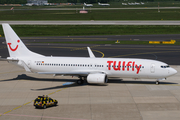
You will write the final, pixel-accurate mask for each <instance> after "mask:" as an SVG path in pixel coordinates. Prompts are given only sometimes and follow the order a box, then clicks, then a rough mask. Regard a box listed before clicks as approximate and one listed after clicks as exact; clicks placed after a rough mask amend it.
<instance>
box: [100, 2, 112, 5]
mask: <svg viewBox="0 0 180 120" xmlns="http://www.w3.org/2000/svg"><path fill="white" fill-rule="evenodd" d="M98 5H100V6H110V4H108V3H100V2H98Z"/></svg>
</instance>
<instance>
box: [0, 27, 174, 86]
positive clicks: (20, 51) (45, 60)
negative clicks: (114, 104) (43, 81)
mask: <svg viewBox="0 0 180 120" xmlns="http://www.w3.org/2000/svg"><path fill="white" fill-rule="evenodd" d="M2 27H3V31H4V35H5V39H6V43H7V48H8V51H9V55H10V57H7V58H0V59H1V60H4V61H8V62H9V63H12V64H15V65H18V66H20V67H22V68H24V69H25V70H26V71H27V72H32V73H38V74H52V75H65V76H77V77H79V78H80V79H79V80H77V83H78V84H83V82H84V80H87V82H88V83H93V84H102V83H107V82H108V78H133V79H156V80H157V82H156V84H158V83H159V81H160V80H165V79H166V78H167V77H170V76H172V75H174V74H176V73H177V71H176V70H175V69H173V68H171V67H170V66H169V65H167V64H166V63H164V62H160V61H157V60H149V59H136V58H134V59H132V58H97V57H95V56H94V54H93V52H92V51H91V49H90V48H89V47H87V49H88V53H89V57H52V56H44V55H41V54H38V53H34V52H32V51H30V50H29V49H28V48H27V47H26V46H25V45H24V43H23V41H22V40H21V39H20V38H19V37H18V36H17V34H16V33H15V32H14V30H13V29H12V28H11V27H10V25H9V24H2Z"/></svg>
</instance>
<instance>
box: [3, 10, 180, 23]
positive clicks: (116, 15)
mask: <svg viewBox="0 0 180 120" xmlns="http://www.w3.org/2000/svg"><path fill="white" fill-rule="evenodd" d="M160 11H161V12H158V10H157V9H128V10H127V9H126V10H124V9H123V10H122V9H121V10H114V9H113V10H110V9H109V10H108V9H107V10H89V13H88V14H80V13H79V11H77V10H14V12H13V11H11V10H7V11H0V20H180V9H161V10H160Z"/></svg>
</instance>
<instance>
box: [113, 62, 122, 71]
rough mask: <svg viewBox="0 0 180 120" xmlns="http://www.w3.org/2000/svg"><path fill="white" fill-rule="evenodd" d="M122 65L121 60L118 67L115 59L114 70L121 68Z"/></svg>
mask: <svg viewBox="0 0 180 120" xmlns="http://www.w3.org/2000/svg"><path fill="white" fill-rule="evenodd" d="M120 65H121V61H119V63H118V66H117V67H116V61H114V65H113V68H114V70H121V68H120Z"/></svg>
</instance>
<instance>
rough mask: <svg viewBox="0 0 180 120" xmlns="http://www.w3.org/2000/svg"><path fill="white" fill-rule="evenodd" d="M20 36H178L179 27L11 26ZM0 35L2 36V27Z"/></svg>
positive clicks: (179, 32)
mask: <svg viewBox="0 0 180 120" xmlns="http://www.w3.org/2000/svg"><path fill="white" fill-rule="evenodd" d="M12 28H13V29H14V31H15V32H16V33H17V34H18V35H19V36H20V37H25V36H29V37H30V36H79V35H146V34H180V26H146V25H139V26H138V25H137V26H132V25H129V26H128V25H124V26H123V25H12ZM0 35H2V36H4V34H3V30H2V27H0Z"/></svg>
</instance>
